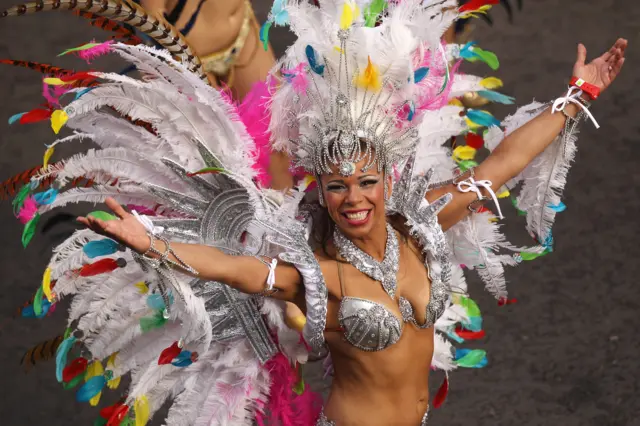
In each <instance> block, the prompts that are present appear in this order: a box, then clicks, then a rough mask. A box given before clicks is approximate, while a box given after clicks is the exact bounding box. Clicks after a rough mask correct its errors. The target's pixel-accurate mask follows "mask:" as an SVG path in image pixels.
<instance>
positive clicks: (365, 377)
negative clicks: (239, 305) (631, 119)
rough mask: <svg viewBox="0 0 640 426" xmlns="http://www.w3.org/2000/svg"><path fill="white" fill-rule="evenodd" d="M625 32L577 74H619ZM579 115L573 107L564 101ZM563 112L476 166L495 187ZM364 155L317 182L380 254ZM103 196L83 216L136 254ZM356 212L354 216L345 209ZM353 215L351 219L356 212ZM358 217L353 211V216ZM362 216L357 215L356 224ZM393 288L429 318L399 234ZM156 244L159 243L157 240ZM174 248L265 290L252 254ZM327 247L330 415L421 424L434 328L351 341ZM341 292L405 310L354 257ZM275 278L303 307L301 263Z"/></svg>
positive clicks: (602, 82) (582, 52)
mask: <svg viewBox="0 0 640 426" xmlns="http://www.w3.org/2000/svg"><path fill="white" fill-rule="evenodd" d="M626 47H627V41H626V40H623V39H620V40H618V41H617V42H616V43H615V44H614V45H613V47H612V48H611V49H610V50H609V51H608V52H606V53H605V54H603V55H602V56H600V57H599V58H597V59H595V60H594V61H592V62H590V63H589V64H586V49H585V48H584V46H582V45H580V46H579V48H578V58H577V61H576V64H575V66H574V70H573V75H575V76H577V77H581V78H583V79H584V80H586V81H587V82H589V83H592V84H595V85H597V86H598V87H600V88H601V89H602V90H604V89H606V88H607V87H608V86H609V85H610V84H611V83H612V82H613V80H615V78H616V77H617V75H618V74H619V72H620V70H621V69H622V66H623V64H624V52H625V49H626ZM565 111H566V112H567V113H568V114H569V115H573V116H575V115H576V114H577V112H578V109H577V107H575V106H568V107H567V108H566V110H565ZM564 123H565V117H564V115H562V114H560V113H557V114H552V113H551V112H550V111H547V112H545V113H542V114H541V115H540V116H539V117H537V118H535V119H533V120H531V121H530V122H529V123H527V124H526V125H524V126H522V127H521V128H520V129H518V130H517V131H515V132H513V133H512V134H510V135H509V136H507V137H506V138H505V139H504V140H503V142H502V143H501V144H500V145H499V146H498V147H497V148H496V149H495V150H494V151H493V153H492V154H491V155H490V156H489V157H488V158H487V159H486V160H485V161H484V162H483V163H482V164H480V165H479V166H478V167H477V168H476V178H477V179H478V180H480V179H482V180H485V179H486V180H490V181H491V182H492V188H493V189H494V190H498V189H499V188H500V187H501V186H502V185H503V184H504V183H505V182H507V181H508V180H509V179H511V178H512V177H514V176H516V175H517V174H518V173H520V172H521V171H522V170H523V169H524V168H525V167H526V165H527V164H529V163H530V162H531V161H532V160H533V159H534V158H535V157H536V156H537V155H538V154H540V153H541V152H542V151H544V150H545V149H546V148H547V147H548V146H549V145H550V144H551V143H552V142H553V140H554V139H555V137H557V136H558V134H559V133H560V132H561V130H562V128H563V126H564ZM363 165H364V163H362V162H361V163H359V164H357V167H356V173H355V174H354V175H352V176H349V177H346V178H345V177H343V176H340V175H339V174H338V173H336V171H335V170H334V173H332V174H329V175H324V176H321V181H320V187H321V189H322V191H323V194H324V198H325V200H326V204H327V211H328V213H329V216H330V217H331V219H332V220H333V221H334V222H335V223H336V226H338V227H339V228H340V230H341V231H342V232H343V233H344V234H345V235H346V236H347V237H348V238H349V239H350V240H351V241H352V242H353V243H354V244H356V245H357V246H358V247H359V248H360V249H362V250H363V251H365V252H367V253H368V254H370V255H371V256H373V257H374V258H376V259H378V260H382V258H383V255H384V250H385V245H386V239H387V233H386V220H387V218H386V213H385V206H384V202H385V200H384V182H385V180H387V181H389V177H386V176H384V175H382V174H381V173H378V172H377V170H376V167H373V168H372V169H370V170H368V171H364V172H363V171H362V170H361V169H362V167H363ZM445 193H451V194H452V195H453V200H452V201H451V203H449V204H448V205H447V207H446V208H444V209H443V210H442V211H441V212H440V214H439V216H438V220H439V222H440V224H441V226H442V228H443V229H444V230H446V229H448V228H449V227H451V226H453V225H454V224H456V223H457V222H459V221H460V220H462V219H464V218H465V217H466V216H467V215H468V214H470V213H469V210H468V209H467V206H468V205H469V203H471V202H472V201H474V200H475V199H476V196H475V195H474V194H471V193H461V192H459V191H457V190H456V188H455V187H454V186H448V187H444V188H439V189H436V190H433V191H430V192H429V193H427V194H426V198H427V199H428V200H431V201H433V200H435V199H437V198H438V197H440V196H442V195H443V194H445ZM107 205H108V206H109V207H110V208H111V209H112V210H113V211H114V213H115V214H116V215H117V216H118V217H119V218H120V220H118V221H109V222H103V221H101V220H99V219H96V218H84V217H83V218H79V221H80V222H82V223H84V224H85V225H87V226H89V227H91V228H92V229H93V230H95V231H96V232H98V233H101V234H104V235H106V236H108V237H110V238H113V239H115V240H117V241H119V242H121V243H122V244H124V245H126V246H128V247H130V248H131V249H132V250H135V251H137V252H139V253H142V252H145V251H146V250H147V249H148V248H149V244H150V240H149V237H148V236H147V234H146V231H145V229H144V227H143V226H142V225H141V224H140V223H139V222H138V221H137V220H136V219H135V218H134V217H133V216H132V215H131V214H129V213H127V212H126V211H125V210H124V209H123V208H122V207H121V206H120V205H119V204H118V203H117V202H116V201H115V200H113V199H109V200H107ZM362 211H366V212H367V220H366V221H364V222H363V221H362V220H360V219H359V218H360V216H358V217H355V216H353V215H354V214H355V213H354V212H359V213H361V212H362ZM348 214H351V219H350V218H349V215H348ZM354 218H355V219H354ZM356 219H357V220H356ZM354 220H355V222H357V224H354ZM400 241H401V242H402V243H401V244H400V265H399V268H400V269H399V272H398V277H397V284H398V287H397V292H398V295H399V296H403V297H405V298H407V299H408V300H409V301H410V303H411V304H412V305H413V307H414V311H415V312H416V315H417V320H418V321H419V322H423V321H424V315H425V307H426V305H427V303H428V301H429V298H430V282H429V279H428V277H427V273H426V270H425V268H424V266H423V264H422V259H421V258H420V255H419V253H420V250H419V249H418V247H417V245H416V243H415V242H414V241H411V240H408V241H405V240H402V239H400ZM157 247H158V249H159V250H160V251H163V250H164V247H163V244H162V243H161V242H158V245H157ZM173 249H174V251H175V252H176V253H178V255H179V256H180V257H181V258H182V259H183V260H184V261H185V262H186V263H188V264H189V265H191V266H192V267H194V268H195V269H196V270H197V271H199V276H200V277H201V278H203V279H206V280H212V281H221V282H225V283H226V284H228V285H230V286H232V287H234V288H236V289H238V290H240V291H243V292H245V293H251V294H255V293H260V292H262V291H263V290H264V288H265V282H266V277H267V273H268V270H267V268H266V267H265V266H264V265H263V264H262V263H261V262H260V261H258V260H256V259H255V258H253V257H242V256H227V255H225V254H224V253H222V252H220V251H219V250H217V249H215V248H212V247H207V246H201V245H195V244H178V243H176V244H173ZM328 251H329V253H328V254H325V253H322V252H318V253H316V258H317V260H318V262H319V263H320V267H321V269H322V273H323V276H324V278H325V281H326V285H327V288H328V291H329V300H328V314H327V327H328V331H326V332H325V338H326V340H327V344H328V347H329V350H330V351H331V354H332V359H333V363H334V368H335V377H334V380H333V383H332V387H331V394H330V396H329V400H328V401H327V404H326V406H325V412H326V414H327V416H328V417H329V418H330V419H332V420H334V421H336V422H337V423H338V425H340V426H343V425H367V426H371V425H390V424H401V425H415V424H419V422H420V419H421V418H422V416H423V414H424V411H425V409H426V407H427V404H428V396H429V395H428V374H429V367H430V365H431V357H432V355H433V332H434V331H433V328H431V329H428V330H418V329H417V328H415V327H413V326H411V325H408V324H405V325H404V328H403V333H402V337H401V339H400V340H399V341H398V342H397V343H396V344H394V345H392V346H391V347H389V348H387V349H384V350H382V351H379V352H365V351H361V350H359V349H356V348H354V347H352V346H350V345H349V344H348V343H346V342H345V341H343V340H342V335H341V334H340V332H337V331H330V330H335V329H336V328H337V327H338V326H339V324H338V320H337V312H338V309H339V302H340V299H341V298H342V296H343V292H342V290H341V288H340V280H339V277H338V271H337V262H336V260H335V250H334V248H333V247H332V246H331V245H329V247H328ZM344 278H345V279H344V282H345V283H346V288H345V291H346V292H347V294H348V295H349V296H353V297H361V298H366V299H369V300H372V301H375V302H379V303H383V304H384V305H385V306H386V307H387V308H388V309H390V310H391V311H392V312H394V313H395V314H396V315H398V316H399V310H398V306H397V301H393V300H391V299H390V298H389V296H388V295H387V294H386V293H385V292H384V290H383V289H382V286H381V285H380V284H379V283H377V282H374V281H372V280H371V279H370V278H369V277H367V276H366V275H364V274H362V273H360V272H359V271H357V269H355V268H354V267H353V266H351V265H348V264H347V265H344ZM276 287H277V288H278V289H279V290H280V291H279V292H277V293H276V294H275V295H274V296H273V297H275V298H278V299H281V300H286V301H290V302H294V303H296V304H297V305H298V307H299V308H301V309H302V310H305V309H306V306H305V305H304V287H303V285H302V280H301V277H300V275H299V273H298V272H297V270H296V269H295V268H294V267H292V266H290V265H286V264H279V265H278V267H277V269H276Z"/></svg>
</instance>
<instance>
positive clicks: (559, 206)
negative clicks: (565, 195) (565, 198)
mask: <svg viewBox="0 0 640 426" xmlns="http://www.w3.org/2000/svg"><path fill="white" fill-rule="evenodd" d="M548 207H549V208H550V209H551V210H553V211H554V212H556V213H560V212H563V211H565V210H566V209H567V206H566V205H565V204H564V203H563V202H562V201H560V203H558V204H556V205H553V204H549V206H548Z"/></svg>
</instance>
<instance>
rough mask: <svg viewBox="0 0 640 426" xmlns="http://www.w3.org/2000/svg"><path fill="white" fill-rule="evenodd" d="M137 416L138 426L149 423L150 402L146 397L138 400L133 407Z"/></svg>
mask: <svg viewBox="0 0 640 426" xmlns="http://www.w3.org/2000/svg"><path fill="white" fill-rule="evenodd" d="M133 409H134V411H135V414H136V426H145V425H146V424H147V422H148V421H149V401H148V400H147V397H146V396H145V395H142V396H139V397H138V398H136V402H135V404H134V406H133Z"/></svg>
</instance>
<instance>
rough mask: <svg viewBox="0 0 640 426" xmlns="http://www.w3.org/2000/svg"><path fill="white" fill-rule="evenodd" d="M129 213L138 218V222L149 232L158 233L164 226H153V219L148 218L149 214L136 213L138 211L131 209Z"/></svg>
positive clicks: (160, 232)
mask: <svg viewBox="0 0 640 426" xmlns="http://www.w3.org/2000/svg"><path fill="white" fill-rule="evenodd" d="M131 214H133V216H135V218H136V219H138V222H140V223H141V224H142V226H144V228H145V229H146V230H147V232H149V233H150V234H152V235H159V234H162V232H163V231H164V227H162V226H153V221H152V220H151V219H149V216H145V215H143V214H138V212H137V211H135V210H131Z"/></svg>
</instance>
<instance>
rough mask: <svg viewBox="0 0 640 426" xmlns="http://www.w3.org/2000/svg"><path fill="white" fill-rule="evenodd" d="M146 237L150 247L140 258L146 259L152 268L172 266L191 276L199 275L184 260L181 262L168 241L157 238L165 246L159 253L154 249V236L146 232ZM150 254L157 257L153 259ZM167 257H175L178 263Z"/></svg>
mask: <svg viewBox="0 0 640 426" xmlns="http://www.w3.org/2000/svg"><path fill="white" fill-rule="evenodd" d="M147 235H149V238H150V239H151V245H150V246H149V248H148V249H147V251H146V252H144V253H143V254H142V256H143V257H144V258H145V259H147V261H149V262H150V263H151V265H152V266H153V267H154V268H160V267H162V266H165V267H167V268H168V267H170V266H173V267H175V268H178V269H182V270H183V271H186V272H188V273H190V274H192V275H199V274H198V271H196V270H195V269H194V268H193V267H191V266H190V265H189V264H187V263H186V262H185V261H184V260H182V258H181V257H180V256H178V255H177V254H176V252H175V251H173V248H172V247H171V242H169V240H168V239H166V238H164V237H162V236H159V237H158V239H159V240H160V241H162V242H163V243H164V244H165V251H164V253H163V252H160V251H159V250H158V249H156V236H155V235H153V234H152V233H150V232H148V233H147ZM151 254H155V255H157V256H159V257H158V258H155V257H153V256H151ZM169 255H173V257H175V258H176V259H177V260H178V262H175V261H173V260H171V259H169Z"/></svg>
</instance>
